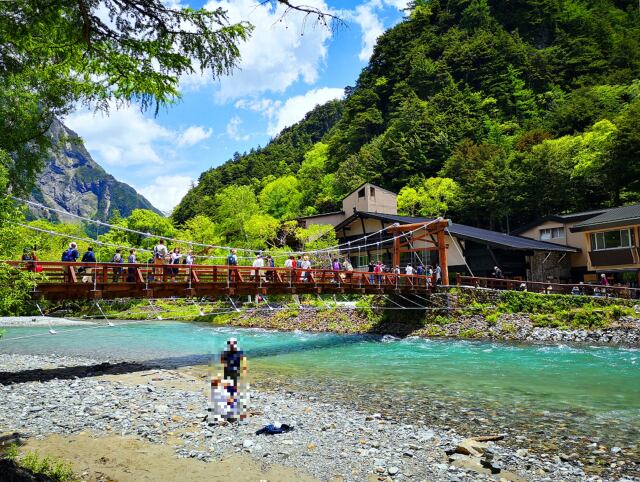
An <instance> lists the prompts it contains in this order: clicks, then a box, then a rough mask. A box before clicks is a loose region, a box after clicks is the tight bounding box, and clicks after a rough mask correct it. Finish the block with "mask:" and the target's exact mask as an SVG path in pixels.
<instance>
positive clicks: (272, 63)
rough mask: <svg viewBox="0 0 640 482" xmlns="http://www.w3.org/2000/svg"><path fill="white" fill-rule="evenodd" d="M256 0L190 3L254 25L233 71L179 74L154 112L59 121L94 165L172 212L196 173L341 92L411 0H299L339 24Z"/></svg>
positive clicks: (80, 115) (261, 141) (80, 114)
mask: <svg viewBox="0 0 640 482" xmlns="http://www.w3.org/2000/svg"><path fill="white" fill-rule="evenodd" d="M174 1H175V0H174ZM258 3H259V2H258V0H209V1H208V3H205V2H201V1H199V0H196V1H194V2H192V3H189V5H190V6H192V7H200V6H202V5H206V7H207V8H212V7H218V6H221V7H222V8H224V9H225V10H227V11H228V14H229V17H230V20H231V21H239V20H246V21H249V22H251V23H252V24H253V25H254V26H255V30H254V32H253V35H252V37H251V38H250V39H249V40H248V41H247V42H246V43H244V44H242V45H241V47H240V50H241V53H242V59H241V61H240V69H239V70H237V71H235V72H234V73H233V74H232V75H231V76H228V77H225V78H222V79H220V80H217V81H213V80H212V79H211V78H210V77H208V76H200V75H192V76H187V77H185V78H183V79H181V84H180V89H181V93H182V99H181V100H180V101H179V103H178V104H176V105H173V106H171V107H169V108H168V109H166V110H163V111H161V112H160V113H159V114H158V115H157V116H156V117H154V115H153V113H144V114H143V113H141V112H140V110H139V108H138V107H137V106H135V105H131V106H127V107H124V108H120V109H117V110H116V109H112V110H111V112H110V114H109V116H104V115H102V114H97V115H94V113H93V112H90V111H86V110H82V109H80V110H78V111H76V112H74V113H73V114H71V115H69V116H68V117H67V118H66V119H65V122H66V124H67V125H68V126H69V127H70V128H72V129H73V130H74V131H76V132H77V133H78V134H79V135H80V136H81V137H82V138H83V140H84V142H85V145H86V147H87V149H88V150H89V152H90V153H91V155H92V156H93V158H94V159H95V160H96V161H97V162H98V163H100V164H101V165H102V166H103V167H104V168H105V169H106V170H107V171H108V172H109V173H111V174H113V175H114V176H115V177H116V178H117V179H119V180H121V181H124V182H127V183H128V184H131V185H132V186H134V187H135V188H136V189H137V190H138V191H139V192H141V193H142V194H144V195H145V196H146V197H147V198H148V199H149V200H150V201H151V202H152V203H153V204H154V205H155V206H156V207H158V208H159V209H162V210H163V211H166V212H170V211H171V209H172V208H173V207H174V206H175V205H176V204H177V203H178V202H179V201H180V199H181V198H182V196H183V195H184V194H185V193H186V191H187V190H188V189H189V186H190V185H191V184H192V183H193V182H195V181H197V179H198V176H199V175H200V173H201V172H202V171H204V170H206V169H209V168H210V167H212V166H219V165H220V164H222V163H224V162H225V161H226V160H228V159H229V158H230V157H231V156H232V155H233V153H234V152H244V151H247V150H249V149H251V148H252V147H257V146H259V145H265V144H266V143H267V142H269V139H270V138H271V137H273V136H274V135H275V134H276V133H277V132H279V131H280V130H281V129H282V128H284V127H286V126H288V125H291V124H293V123H295V122H297V121H298V120H300V119H301V118H302V117H303V116H304V114H305V113H306V112H308V111H309V110H310V109H312V108H313V107H314V106H315V105H317V104H321V103H324V102H326V101H328V100H330V99H333V98H339V97H341V96H342V93H343V89H344V87H345V86H347V85H353V84H354V83H355V80H356V79H357V77H358V75H359V73H360V71H361V69H362V68H363V67H364V66H365V65H366V63H367V61H368V59H369V56H370V55H371V51H372V49H373V45H374V44H375V39H376V38H377V37H378V36H379V35H380V34H381V33H382V32H383V31H384V30H385V29H387V28H389V27H391V26H393V25H394V24H396V23H397V22H399V21H400V20H401V19H402V17H403V15H404V12H402V11H401V9H402V8H403V7H405V6H406V4H407V1H406V0H343V1H338V0H304V2H302V1H300V2H298V3H304V4H306V5H313V6H317V7H319V8H321V9H323V10H325V11H326V10H331V11H335V12H337V13H338V14H339V16H340V17H341V18H342V19H344V20H345V22H346V26H345V27H342V28H339V29H337V30H335V31H329V30H327V29H324V28H322V27H320V26H314V24H313V22H309V21H308V20H307V22H306V23H305V19H304V17H303V16H302V15H300V14H297V13H289V14H288V15H287V16H286V17H285V18H284V20H283V21H279V19H280V18H281V16H282V11H281V10H278V9H274V8H273V7H272V6H259V5H258ZM293 3H294V4H295V3H296V2H293ZM184 4H186V2H183V5H184Z"/></svg>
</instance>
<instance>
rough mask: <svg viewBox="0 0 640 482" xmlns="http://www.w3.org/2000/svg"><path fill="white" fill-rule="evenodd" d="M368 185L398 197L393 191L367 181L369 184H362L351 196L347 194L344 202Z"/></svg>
mask: <svg viewBox="0 0 640 482" xmlns="http://www.w3.org/2000/svg"><path fill="white" fill-rule="evenodd" d="M367 184H369V185H370V186H372V187H375V188H376V189H380V190H381V191H384V192H388V193H389V194H392V195H394V196H398V193H395V192H393V191H389V190H388V189H385V188H383V187H380V186H378V185H377V184H373V183H372V182H368V181H367V182H363V183H362V184H360V185H359V186H358V187H357V188H355V189H354V190H353V191H351V192H350V193H349V194H347V195H346V196H345V197H343V198H342V200H343V201H344V200H345V199H347V198H348V197H349V196H351V195H352V194H355V193H356V192H358V191H359V190H360V189H362V187H363V186H366V185H367Z"/></svg>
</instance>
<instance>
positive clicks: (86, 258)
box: [81, 246, 96, 283]
mask: <svg viewBox="0 0 640 482" xmlns="http://www.w3.org/2000/svg"><path fill="white" fill-rule="evenodd" d="M81 261H82V262H83V263H96V255H95V253H94V252H93V248H92V247H91V246H89V247H88V248H87V251H86V252H85V253H84V254H83V255H82V260H81ZM82 269H83V270H84V276H83V277H82V282H83V283H89V282H91V279H92V277H91V276H92V274H93V268H90V267H89V268H87V267H85V266H83V267H82Z"/></svg>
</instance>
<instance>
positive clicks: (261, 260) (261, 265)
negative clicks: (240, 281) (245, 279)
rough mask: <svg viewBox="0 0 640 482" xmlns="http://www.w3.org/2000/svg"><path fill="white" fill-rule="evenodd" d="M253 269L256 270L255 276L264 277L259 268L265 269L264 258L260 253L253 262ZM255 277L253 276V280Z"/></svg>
mask: <svg viewBox="0 0 640 482" xmlns="http://www.w3.org/2000/svg"><path fill="white" fill-rule="evenodd" d="M253 267H254V268H256V270H255V274H254V276H260V277H262V272H261V271H260V269H259V268H264V258H263V257H262V255H261V254H260V253H258V254H256V259H254V260H253ZM254 276H251V279H254Z"/></svg>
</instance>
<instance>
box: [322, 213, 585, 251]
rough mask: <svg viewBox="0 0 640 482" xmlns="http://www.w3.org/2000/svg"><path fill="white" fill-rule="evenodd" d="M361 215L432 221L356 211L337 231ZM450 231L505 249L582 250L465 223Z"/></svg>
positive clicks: (405, 221) (392, 220)
mask: <svg viewBox="0 0 640 482" xmlns="http://www.w3.org/2000/svg"><path fill="white" fill-rule="evenodd" d="M359 217H365V218H372V219H380V220H381V221H386V222H390V223H401V224H411V223H421V222H428V221H432V219H430V218H416V217H411V216H397V215H394V214H381V213H369V212H360V211H358V212H356V213H354V214H353V215H351V216H349V217H348V218H347V219H345V220H344V221H342V223H340V224H338V225H337V226H336V228H335V229H336V231H338V230H339V229H342V228H343V227H346V226H347V225H349V224H351V223H352V222H353V221H355V220H356V219H358V218H359ZM449 232H450V233H451V234H452V235H453V236H455V237H456V238H460V239H467V240H470V241H477V242H480V243H483V244H487V245H489V246H493V247H496V248H503V249H515V250H523V251H559V252H565V253H576V252H579V251H580V250H579V249H578V248H575V247H573V246H565V245H562V244H555V243H549V242H546V241H537V240H535V239H529V238H523V237H521V236H513V235H509V234H504V233H498V232H496V231H490V230H488V229H482V228H476V227H473V226H467V225H465V224H457V223H451V225H450V226H449Z"/></svg>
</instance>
